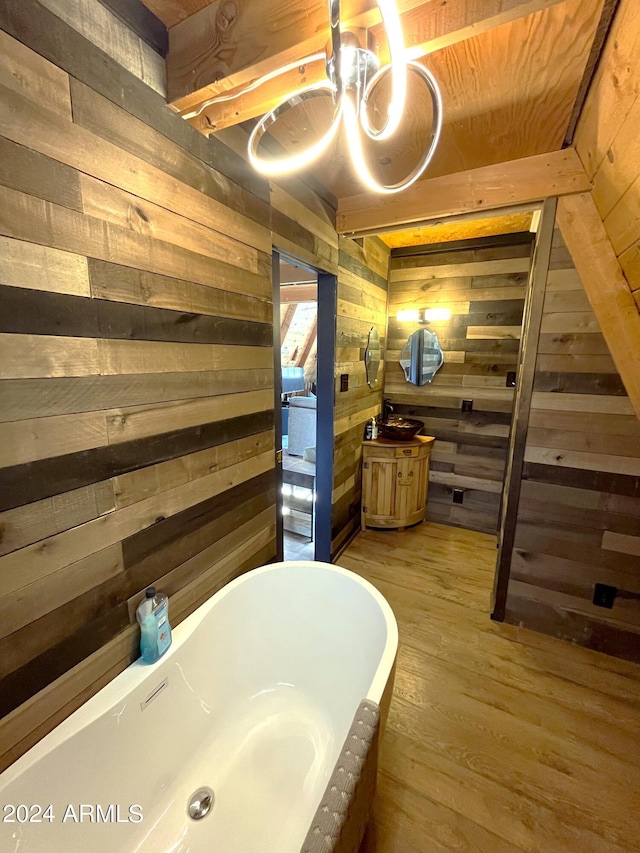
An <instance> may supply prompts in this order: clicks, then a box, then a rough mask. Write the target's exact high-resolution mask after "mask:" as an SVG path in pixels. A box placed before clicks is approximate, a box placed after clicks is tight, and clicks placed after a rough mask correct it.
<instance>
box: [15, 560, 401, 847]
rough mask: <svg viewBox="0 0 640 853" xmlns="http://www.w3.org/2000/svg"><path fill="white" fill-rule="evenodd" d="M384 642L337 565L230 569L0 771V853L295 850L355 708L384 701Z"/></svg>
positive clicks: (389, 645)
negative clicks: (198, 804) (199, 809)
mask: <svg viewBox="0 0 640 853" xmlns="http://www.w3.org/2000/svg"><path fill="white" fill-rule="evenodd" d="M397 640H398V633H397V626H396V621H395V618H394V616H393V613H392V611H391V609H390V607H389V605H388V604H387V602H386V601H385V599H384V598H383V597H382V595H381V594H380V593H379V592H378V591H377V590H376V589H375V588H374V587H373V586H372V585H371V584H369V583H368V582H367V581H365V580H363V579H362V578H360V577H359V576H358V575H356V574H353V573H352V572H348V571H346V570H345V569H341V568H338V567H336V566H332V565H329V564H326V563H317V562H289V563H277V564H273V565H269V566H265V567H262V568H259V569H255V570H253V571H251V572H248V573H247V574H245V575H242V576H241V577H239V578H238V579H236V580H235V581H233V582H231V583H230V584H228V585H227V586H226V587H224V588H223V589H222V590H220V592H218V593H217V594H216V595H214V596H213V597H212V598H211V599H209V601H207V602H206V603H205V604H203V605H202V606H201V607H200V608H199V609H198V610H197V611H196V612H195V613H193V614H192V615H191V616H189V617H188V618H187V619H185V620H184V621H183V622H182V623H181V624H180V625H178V626H177V628H176V629H175V630H174V633H173V645H172V646H171V648H170V649H169V651H168V652H167V653H166V655H165V656H164V657H163V658H162V659H161V660H160V661H158V663H156V664H153V665H146V664H143V663H142V662H141V661H136V662H135V663H134V664H132V665H131V666H130V667H129V668H128V669H126V670H125V671H124V672H123V673H122V674H121V675H119V676H118V677H116V678H115V679H114V680H113V681H112V682H111V683H110V684H108V685H107V686H106V687H105V688H103V689H102V690H101V691H100V692H99V693H97V694H96V695H95V696H94V697H93V698H92V699H90V700H89V701H88V702H87V703H86V704H85V705H83V706H82V707H81V708H79V709H78V710H77V711H76V712H75V713H74V714H72V715H71V716H70V717H69V718H68V719H67V720H65V721H64V722H63V723H62V724H61V725H59V726H58V727H57V728H56V729H54V731H52V732H51V733H50V734H49V735H47V736H46V737H45V738H44V739H43V740H42V741H40V742H39V743H38V744H37V745H36V746H34V747H33V748H32V749H31V750H30V751H29V752H27V753H26V754H25V755H24V756H22V758H20V759H18V761H16V762H15V763H14V764H13V765H12V766H11V767H9V769H8V770H6V771H5V772H4V773H3V774H2V775H0V806H1V807H3V809H4V811H3V814H2V815H1V816H0V818H1V821H2V822H1V823H0V850H2V851H3V852H4V851H6V853H9V852H11V853H87V851H90V853H129V851H130V853H134V851H140V853H201V852H202V853H203V851H207V853H209V851H215V853H298V851H300V849H301V845H302V844H303V841H304V840H305V836H306V835H307V831H308V830H309V828H310V825H311V822H312V820H313V819H314V814H315V813H316V810H317V809H318V806H319V804H320V802H321V800H322V797H323V794H324V792H325V788H326V787H327V781H328V780H329V778H330V777H331V776H332V773H333V772H334V770H335V766H336V762H337V759H338V757H339V756H340V755H341V750H342V748H343V744H344V742H345V738H346V736H347V733H349V732H350V727H351V725H352V721H353V720H354V714H355V713H356V710H357V709H358V706H359V703H360V702H361V700H362V699H368V700H370V701H371V702H372V703H375V704H377V705H381V704H382V705H384V698H385V696H386V694H388V693H389V691H390V689H391V674H392V670H393V664H394V661H395V655H396V649H397ZM385 688H387V690H386V693H385ZM340 769H341V770H342V767H341V768H340ZM349 775H351V774H349ZM203 787H206V788H209V789H211V791H212V792H213V806H212V807H211V809H210V811H209V813H208V814H207V815H206V817H204V818H202V819H199V820H194V819H192V818H191V817H190V816H189V814H188V805H189V803H190V801H191V798H192V795H193V794H194V793H195V792H196V791H197V790H198V789H200V788H203ZM332 790H333V788H332ZM205 802H206V798H205ZM49 807H50V808H49ZM325 811H326V809H325ZM316 832H318V829H316ZM305 849H306V848H305ZM309 849H311V848H309ZM314 849H315V848H314ZM318 849H320V848H318ZM323 849H324V848H323ZM327 849H328V848H327Z"/></svg>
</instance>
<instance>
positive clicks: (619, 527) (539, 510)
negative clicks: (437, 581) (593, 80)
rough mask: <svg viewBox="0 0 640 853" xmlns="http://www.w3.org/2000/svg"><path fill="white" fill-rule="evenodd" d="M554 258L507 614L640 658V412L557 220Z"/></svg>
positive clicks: (610, 651)
mask: <svg viewBox="0 0 640 853" xmlns="http://www.w3.org/2000/svg"><path fill="white" fill-rule="evenodd" d="M552 258H554V259H555V262H554V263H552V268H551V270H550V272H549V275H548V279H547V287H546V294H545V302H544V313H543V318H542V325H541V334H540V343H539V347H538V355H537V361H536V372H535V381H534V391H533V396H532V403H531V411H530V420H529V429H528V433H527V442H526V449H525V465H524V471H523V482H522V487H521V495H520V503H519V506H518V510H517V523H516V531H515V543H514V549H513V558H512V564H511V576H510V581H509V587H508V594H507V609H506V620H507V621H509V622H513V623H516V624H522V625H524V626H526V627H528V628H533V629H535V630H538V631H542V632H544V633H547V634H554V635H556V636H558V637H562V638H564V639H568V640H571V641H573V642H575V643H579V644H580V645H584V646H589V647H590V648H594V649H597V650H598V651H602V652H607V653H608V654H613V655H618V656H620V657H625V658H629V659H632V660H640V422H638V420H637V418H636V417H635V415H634V413H633V408H632V406H631V403H630V401H629V399H628V397H627V395H626V393H625V390H624V386H623V384H622V382H621V380H620V377H619V376H618V374H617V372H616V369H615V366H614V364H613V361H612V359H611V356H610V354H609V351H608V349H607V345H606V343H605V341H604V339H603V337H602V334H601V332H600V328H599V326H598V323H597V320H596V318H595V316H594V314H593V312H592V310H591V308H590V305H589V301H588V299H587V296H586V293H585V291H584V289H583V286H582V283H581V281H580V278H579V276H578V273H577V272H576V270H575V268H574V266H573V263H572V261H571V258H570V257H569V256H568V253H567V252H566V249H565V248H564V246H563V244H562V239H561V237H560V235H559V232H558V231H557V230H556V234H555V237H554V250H553V255H552ZM596 583H602V584H607V585H609V586H613V587H616V588H617V589H618V590H619V591H620V592H619V594H618V597H617V598H616V600H615V603H614V606H613V608H612V609H605V608H602V607H596V606H595V605H594V604H593V603H592V599H593V593H594V585H595V584H596Z"/></svg>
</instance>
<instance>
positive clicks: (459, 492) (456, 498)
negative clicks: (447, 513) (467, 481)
mask: <svg viewBox="0 0 640 853" xmlns="http://www.w3.org/2000/svg"><path fill="white" fill-rule="evenodd" d="M453 502H454V504H461V503H464V489H454V490H453Z"/></svg>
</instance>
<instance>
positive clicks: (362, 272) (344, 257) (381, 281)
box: [338, 249, 387, 292]
mask: <svg viewBox="0 0 640 853" xmlns="http://www.w3.org/2000/svg"><path fill="white" fill-rule="evenodd" d="M338 266H340V267H341V268H342V269H345V270H348V271H349V272H352V273H353V274H354V275H357V276H360V278H364V279H365V280H366V281H368V282H370V283H371V284H375V285H376V287H379V288H380V289H381V290H382V291H384V292H386V290H387V280H386V278H383V277H382V276H381V275H379V274H378V273H377V272H375V271H374V270H372V269H370V268H369V267H368V266H366V265H365V264H363V263H360V261H358V259H357V258H354V257H353V256H352V255H350V254H349V253H348V252H345V251H344V250H343V249H340V251H339V252H338Z"/></svg>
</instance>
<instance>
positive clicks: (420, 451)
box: [361, 436, 434, 530]
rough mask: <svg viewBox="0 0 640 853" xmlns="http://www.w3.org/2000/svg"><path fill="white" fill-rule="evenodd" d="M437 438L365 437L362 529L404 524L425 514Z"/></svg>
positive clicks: (419, 518)
mask: <svg viewBox="0 0 640 853" xmlns="http://www.w3.org/2000/svg"><path fill="white" fill-rule="evenodd" d="M433 441H434V439H433V438H430V437H427V436H420V437H419V438H418V439H416V440H415V441H414V442H411V443H408V442H391V441H386V440H384V439H374V440H372V441H365V442H364V443H363V448H362V518H361V523H362V529H363V530H364V529H365V528H366V527H394V528H404V527H407V526H408V525H410V524H416V523H417V522H419V521H422V519H423V518H424V516H425V511H426V500H427V485H428V478H429V458H430V456H431V445H432V443H433Z"/></svg>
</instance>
